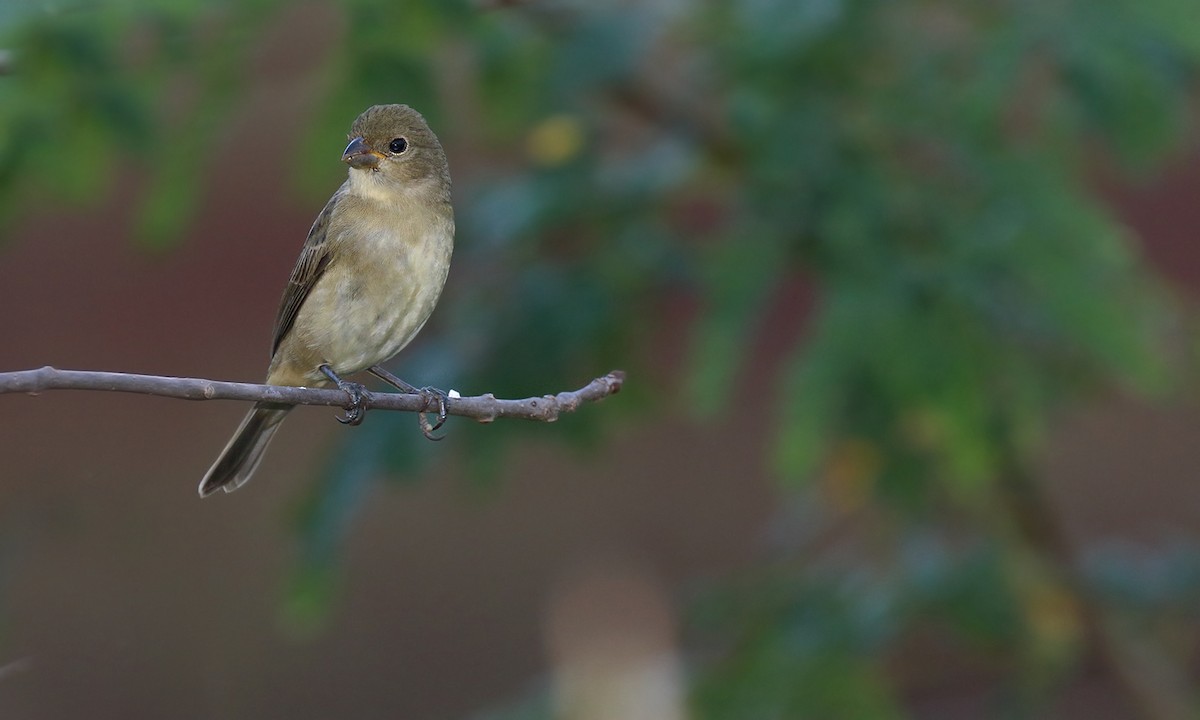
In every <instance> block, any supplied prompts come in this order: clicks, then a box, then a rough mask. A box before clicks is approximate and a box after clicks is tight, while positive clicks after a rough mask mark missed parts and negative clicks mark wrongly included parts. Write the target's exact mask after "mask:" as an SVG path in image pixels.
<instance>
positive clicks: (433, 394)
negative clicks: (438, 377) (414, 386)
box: [417, 387, 450, 440]
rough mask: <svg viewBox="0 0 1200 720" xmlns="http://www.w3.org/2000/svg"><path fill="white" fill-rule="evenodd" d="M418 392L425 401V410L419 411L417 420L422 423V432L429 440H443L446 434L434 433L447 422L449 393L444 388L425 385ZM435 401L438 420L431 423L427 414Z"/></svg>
mask: <svg viewBox="0 0 1200 720" xmlns="http://www.w3.org/2000/svg"><path fill="white" fill-rule="evenodd" d="M417 394H419V395H420V396H421V399H422V400H424V401H425V411H422V412H419V413H417V421H418V422H419V423H420V425H421V434H422V435H424V436H425V438H426V439H427V440H441V439H442V438H444V437H446V436H445V435H434V433H435V432H437V431H438V430H439V429H441V427H442V426H443V425H445V424H446V417H447V416H448V415H449V411H448V410H447V409H446V405H447V403H448V402H449V399H450V397H449V395H447V394H446V392H445V391H444V390H438V389H437V388H435V387H423V388H421V389H420V390H419V391H418V392H417ZM435 403H436V404H437V422H436V423H433V424H430V423H429V418H428V417H426V415H427V411H428V410H429V409H430V406H431V405H434V404H435Z"/></svg>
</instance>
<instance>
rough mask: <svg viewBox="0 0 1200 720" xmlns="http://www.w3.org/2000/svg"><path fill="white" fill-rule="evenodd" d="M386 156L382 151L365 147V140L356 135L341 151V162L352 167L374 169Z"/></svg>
mask: <svg viewBox="0 0 1200 720" xmlns="http://www.w3.org/2000/svg"><path fill="white" fill-rule="evenodd" d="M384 157H386V156H385V155H384V154H383V153H380V152H376V151H374V150H372V149H371V148H369V147H367V141H366V140H363V139H362V138H360V137H356V138H354V139H353V140H351V141H350V144H349V145H347V146H346V151H345V152H343V153H342V162H344V163H346V164H347V165H349V166H350V167H352V168H359V169H361V170H374V169H375V168H377V167H379V161H380V160H383V158H384Z"/></svg>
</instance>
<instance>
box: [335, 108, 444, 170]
mask: <svg viewBox="0 0 1200 720" xmlns="http://www.w3.org/2000/svg"><path fill="white" fill-rule="evenodd" d="M342 162H344V163H346V164H347V165H349V166H350V173H351V176H352V177H353V175H354V173H356V172H364V173H371V174H372V175H373V176H374V178H376V179H378V180H385V181H391V182H396V183H401V184H413V183H419V182H421V181H434V182H440V183H445V184H446V185H449V182H450V178H449V172H448V171H447V169H446V154H445V152H444V151H443V150H442V144H441V143H440V142H438V139H437V136H436V135H434V134H433V131H432V130H430V129H429V125H428V124H427V123H426V122H425V118H423V117H421V114H420V113H419V112H417V111H416V110H413V109H412V108H410V107H409V106H407V105H374V106H372V107H369V108H367V109H366V110H365V111H363V113H362V114H361V115H359V116H358V118H357V119H356V120H355V121H354V125H352V126H351V128H350V144H349V145H347V146H346V150H345V152H343V153H342Z"/></svg>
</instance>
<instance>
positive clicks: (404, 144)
mask: <svg viewBox="0 0 1200 720" xmlns="http://www.w3.org/2000/svg"><path fill="white" fill-rule="evenodd" d="M407 149H408V141H407V140H405V139H404V138H396V139H395V140H393V141H391V142H390V143H388V150H391V151H392V154H394V155H399V154H400V153H402V152H404V151H405V150H407Z"/></svg>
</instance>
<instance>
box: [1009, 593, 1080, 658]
mask: <svg viewBox="0 0 1200 720" xmlns="http://www.w3.org/2000/svg"><path fill="white" fill-rule="evenodd" d="M1023 604H1024V605H1025V615H1026V617H1027V618H1028V620H1029V625H1030V628H1031V629H1032V631H1033V635H1034V637H1035V638H1036V641H1037V643H1038V645H1039V646H1041V648H1042V650H1043V651H1045V652H1049V653H1051V654H1053V655H1060V654H1061V653H1062V652H1064V651H1066V649H1067V648H1070V647H1073V646H1075V645H1076V644H1078V642H1079V641H1080V637H1081V635H1082V633H1083V620H1082V618H1081V617H1080V609H1079V603H1078V602H1077V601H1076V600H1075V597H1074V596H1073V595H1072V594H1071V593H1069V592H1068V591H1067V590H1066V589H1064V588H1062V587H1060V586H1058V585H1056V584H1054V583H1050V582H1038V583H1035V584H1033V586H1032V587H1028V588H1026V589H1025V597H1024V603H1023Z"/></svg>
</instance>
